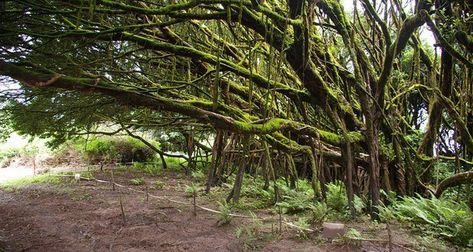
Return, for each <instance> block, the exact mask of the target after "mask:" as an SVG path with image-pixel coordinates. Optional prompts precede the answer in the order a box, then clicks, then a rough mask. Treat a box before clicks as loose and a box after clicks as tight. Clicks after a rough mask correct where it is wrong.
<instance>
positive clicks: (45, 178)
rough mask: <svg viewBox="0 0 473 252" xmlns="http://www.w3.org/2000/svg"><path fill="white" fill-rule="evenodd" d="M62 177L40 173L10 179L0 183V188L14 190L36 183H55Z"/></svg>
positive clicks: (60, 180) (59, 181) (58, 182)
mask: <svg viewBox="0 0 473 252" xmlns="http://www.w3.org/2000/svg"><path fill="white" fill-rule="evenodd" d="M62 181H63V180H62V178H61V177H59V176H54V175H50V174H41V175H36V176H33V177H27V178H20V179H15V180H10V181H8V182H6V183H4V184H0V188H3V189H5V190H9V189H10V190H15V189H21V188H24V187H27V186H29V185H38V184H50V185H57V184H60V183H61V182H62Z"/></svg>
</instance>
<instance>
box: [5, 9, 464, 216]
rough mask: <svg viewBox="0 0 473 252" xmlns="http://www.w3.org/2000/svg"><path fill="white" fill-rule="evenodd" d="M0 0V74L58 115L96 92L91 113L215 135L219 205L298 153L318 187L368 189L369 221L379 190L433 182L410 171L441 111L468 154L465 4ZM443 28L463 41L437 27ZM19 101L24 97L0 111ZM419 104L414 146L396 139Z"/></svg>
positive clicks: (424, 155)
mask: <svg viewBox="0 0 473 252" xmlns="http://www.w3.org/2000/svg"><path fill="white" fill-rule="evenodd" d="M408 3H409V4H411V5H414V3H413V2H408ZM1 8H2V16H4V17H5V18H4V20H3V21H2V23H1V26H0V29H1V31H2V34H3V35H2V36H1V37H0V51H1V56H0V57H1V58H0V74H1V75H4V76H9V77H11V78H13V79H16V80H18V81H20V82H21V83H22V84H23V86H22V87H21V90H23V91H22V92H21V94H22V95H29V96H31V97H32V99H39V100H43V101H44V99H46V97H47V96H44V95H43V94H39V93H41V92H42V91H36V90H37V89H38V90H43V89H44V90H48V92H49V94H50V95H52V98H51V97H50V99H52V100H58V99H59V100H61V101H60V102H59V104H67V105H68V106H66V107H67V108H68V109H67V111H71V109H73V108H78V109H79V110H81V111H84V113H85V114H87V112H90V111H92V109H91V108H90V107H89V108H87V107H85V106H84V105H86V104H98V103H99V102H100V101H109V102H110V103H109V105H107V106H105V107H100V110H102V109H103V110H107V109H116V110H117V111H119V112H120V113H122V114H123V116H122V117H126V118H133V117H134V115H136V116H137V117H138V120H143V121H146V122H149V121H152V120H150V119H149V118H146V117H143V113H142V111H151V112H150V114H152V115H153V116H151V117H150V118H159V117H162V115H167V114H169V115H172V117H175V116H174V115H175V114H179V115H180V116H181V117H184V119H183V120H184V121H186V122H187V123H198V125H199V127H203V128H206V129H212V130H213V131H214V132H215V141H214V145H213V149H212V154H213V155H212V165H211V167H210V169H209V172H208V176H209V178H208V186H209V188H210V187H211V186H213V185H216V184H218V183H219V182H221V181H222V180H224V179H225V176H224V174H226V170H225V169H227V168H228V167H227V164H226V163H234V164H237V165H238V171H237V179H236V182H235V185H234V188H233V190H232V194H231V195H230V197H229V200H231V199H232V200H234V201H237V200H238V197H239V191H240V187H241V184H242V179H243V173H244V172H245V170H246V171H249V170H251V167H253V166H261V168H262V170H263V172H262V175H263V176H264V177H265V180H266V181H270V180H274V179H276V177H278V176H280V175H281V174H286V176H288V177H290V180H292V181H294V179H295V178H297V176H298V171H297V170H298V168H297V165H296V163H298V161H301V162H304V163H305V164H306V166H309V167H310V177H311V178H312V186H313V189H314V191H315V195H320V196H322V197H323V195H324V190H325V187H324V185H325V184H326V183H327V182H329V181H331V180H335V179H342V180H343V181H345V184H346V187H347V192H348V197H349V201H350V202H352V201H353V195H354V193H359V194H361V193H363V192H365V189H367V191H368V196H369V199H370V202H371V208H370V212H371V214H372V216H373V217H374V218H376V217H377V206H378V204H379V201H380V189H381V188H384V189H386V190H396V191H397V192H399V193H400V194H406V193H407V194H413V193H414V192H415V191H421V190H425V189H426V188H425V184H428V183H430V182H431V181H430V180H429V176H421V175H425V174H427V175H428V173H429V172H426V173H425V172H424V173H422V171H421V170H422V169H421V168H422V167H427V170H428V169H429V168H428V167H429V166H428V164H427V163H429V162H431V161H432V159H433V158H436V157H434V156H435V155H434V154H435V153H434V151H433V149H434V145H435V144H434V143H435V142H436V141H437V140H438V139H439V138H440V136H443V137H445V136H447V137H448V136H449V134H446V135H445V134H443V135H442V134H440V133H439V132H440V131H441V129H442V127H441V126H442V125H444V124H445V123H446V121H445V120H442V117H446V118H448V121H449V122H451V123H453V125H454V126H452V124H450V125H449V127H450V128H453V130H454V131H455V132H457V133H456V136H457V137H456V138H455V139H453V141H456V142H457V143H458V144H460V145H461V149H459V150H458V151H457V153H455V155H456V156H457V158H459V157H458V156H459V154H460V152H461V153H463V157H462V159H461V160H463V162H464V163H469V162H470V161H468V160H471V158H472V155H471V152H472V151H471V150H473V138H472V135H471V126H470V124H471V115H472V113H473V112H472V111H471V107H472V106H471V103H472V99H473V98H472V97H473V93H472V92H473V91H472V88H471V83H473V82H471V68H472V63H471V62H470V61H469V53H470V52H469V50H470V47H469V42H468V41H469V37H468V36H467V35H466V39H465V34H468V32H470V31H471V28H472V27H471V20H470V16H469V15H468V14H467V13H468V12H467V11H466V12H465V11H464V10H468V8H469V10H471V5H470V4H469V3H468V2H467V1H456V2H455V1H454V2H451V1H438V3H437V4H436V5H435V6H432V5H431V4H429V3H428V2H427V1H425V2H424V1H418V2H416V3H415V8H414V9H415V10H414V11H413V12H412V13H411V12H409V11H407V8H404V7H402V3H401V2H399V1H397V0H393V1H385V2H377V1H369V0H361V1H360V3H359V4H356V5H355V8H354V10H353V13H352V15H351V16H349V15H347V14H346V12H345V11H344V9H343V6H342V4H341V3H340V2H338V1H333V0H321V1H312V0H308V1H299V0H288V1H287V2H284V1H279V0H271V1H265V2H261V3H259V2H257V1H245V0H238V1H236V0H190V1H169V2H168V1H165V2H153V1H125V0H123V1H110V0H95V1H87V2H85V1H75V0H69V1H35V2H31V1H6V2H5V3H4V4H3V6H2V7H1ZM462 8H463V9H462ZM460 21H466V25H463V22H460ZM424 25H427V26H429V27H430V29H431V30H432V31H433V33H434V34H435V36H436V39H437V43H438V46H440V47H441V49H440V50H441V60H440V62H437V61H436V59H435V57H436V56H435V55H434V59H432V58H431V56H429V54H428V53H426V50H425V49H424V48H423V46H422V44H421V42H420V40H419V35H418V30H419V28H420V27H422V26H424ZM452 27H453V28H455V29H458V32H460V33H458V34H459V35H457V36H456V37H457V38H458V37H460V38H461V39H459V40H458V39H457V40H456V39H455V36H448V35H447V31H448V30H449V29H450V30H451V29H452ZM461 32H463V33H465V34H463V33H461ZM465 41H466V42H465ZM406 51H410V52H413V53H411V54H408V53H405V52H406ZM406 57H408V58H406ZM406 59H407V61H410V62H411V63H410V67H409V68H407V69H406V67H405V66H403V65H404V64H405V62H406ZM460 72H464V75H463V76H457V75H455V74H454V73H460ZM453 83H455V85H453ZM456 87H459V88H456ZM51 90H53V91H51ZM460 90H461V91H460ZM70 91H74V92H73V93H70ZM77 91H79V92H82V93H83V94H82V95H79V94H77V93H75V92H77ZM30 92H31V93H30ZM38 92H39V93H38ZM50 92H54V93H50ZM67 94H71V95H70V96H71V97H67V96H68V95H67ZM84 94H85V95H84ZM92 94H93V95H92ZM416 95H417V96H416ZM414 97H416V98H414ZM111 101H113V102H111ZM41 103H43V102H41ZM10 104H11V103H10ZM24 104H27V105H31V104H32V103H28V102H24V101H20V102H17V103H16V104H13V105H12V106H10V108H11V109H10V110H9V111H15V109H13V108H18V107H21V106H23V105H24ZM43 104H44V103H43ZM422 105H423V106H422ZM413 106H414V107H415V106H417V107H416V108H417V110H416V109H414V110H412V109H409V108H411V107H413ZM427 106H429V107H430V109H429V111H428V113H429V120H428V128H427V132H426V133H425V135H424V139H423V142H422V144H421V146H420V147H419V149H418V150H416V149H415V148H414V147H413V146H412V145H411V144H410V143H409V139H407V138H406V136H408V135H411V134H414V133H415V128H416V127H417V128H419V126H416V125H418V124H419V120H420V119H412V118H413V117H415V116H416V114H418V113H419V107H420V108H422V107H425V108H426V107H427ZM33 107H36V105H33ZM30 108H32V107H31V106H30ZM130 108H131V109H130ZM45 109H46V108H45ZM67 111H65V112H64V113H67ZM443 111H445V112H446V113H442V112H443ZM100 113H102V111H101V112H100ZM104 113H105V114H107V113H110V111H109V112H104ZM112 113H113V112H112ZM144 114H146V113H144ZM73 117H74V116H72V117H71V119H67V120H66V121H68V120H69V121H73ZM49 118H50V119H51V117H49ZM109 118H110V117H109ZM52 119H53V121H52V122H48V123H47V125H51V126H52V127H54V126H55V124H56V121H57V120H56V121H54V118H52ZM107 120H113V119H107ZM89 121H90V122H99V121H100V119H97V118H89ZM119 121H121V124H122V125H124V127H125V128H126V125H127V123H128V124H129V123H132V122H133V120H124V123H123V121H122V120H121V119H120V120H119ZM72 124H73V125H79V128H80V127H82V128H83V126H84V127H85V125H80V123H77V122H73V123H72ZM134 125H135V126H137V125H138V124H134ZM413 127H414V128H413ZM168 128H169V127H168ZM45 129H46V131H50V130H49V129H48V127H45ZM28 131H30V130H28ZM450 140H452V139H450ZM229 146H232V147H229ZM231 148H233V150H232V149H231ZM260 149H263V150H264V151H262V152H258V150H260ZM234 150H238V151H237V153H239V155H236V157H237V158H235V155H233V154H229V153H230V152H232V151H234ZM254 153H260V154H258V155H257V154H254ZM282 153H284V154H282ZM276 155H277V157H278V159H281V158H282V160H277V159H275V157H276ZM294 157H295V158H297V160H296V161H294ZM256 160H259V161H258V162H256ZM262 160H265V161H264V162H263V161H262ZM253 161H255V163H256V164H255V163H254V162H253ZM299 163H300V162H299ZM415 164H420V165H417V166H416V165H415ZM299 170H301V169H299ZM282 171H285V172H284V173H282ZM228 172H231V171H228ZM355 181H357V182H356V183H355ZM275 196H276V200H277V190H276V192H275ZM351 208H352V209H353V205H352V204H351Z"/></svg>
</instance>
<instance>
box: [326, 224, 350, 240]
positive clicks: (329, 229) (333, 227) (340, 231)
mask: <svg viewBox="0 0 473 252" xmlns="http://www.w3.org/2000/svg"><path fill="white" fill-rule="evenodd" d="M322 227H323V230H322V236H323V237H324V238H326V239H334V238H337V237H339V236H343V235H344V234H345V232H346V229H345V224H343V223H331V222H324V223H323V224H322Z"/></svg>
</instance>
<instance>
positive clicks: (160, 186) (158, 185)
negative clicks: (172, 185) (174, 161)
mask: <svg viewBox="0 0 473 252" xmlns="http://www.w3.org/2000/svg"><path fill="white" fill-rule="evenodd" d="M153 186H154V188H156V189H158V190H160V189H163V188H164V182H162V181H159V180H156V181H155V182H154V183H153Z"/></svg>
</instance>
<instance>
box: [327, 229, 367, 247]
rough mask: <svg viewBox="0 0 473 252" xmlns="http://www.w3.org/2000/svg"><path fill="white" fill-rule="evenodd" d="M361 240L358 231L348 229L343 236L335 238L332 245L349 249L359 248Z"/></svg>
mask: <svg viewBox="0 0 473 252" xmlns="http://www.w3.org/2000/svg"><path fill="white" fill-rule="evenodd" d="M362 238H363V237H362V236H361V233H360V232H359V231H358V230H356V229H354V228H350V229H348V230H347V232H346V233H345V234H344V235H342V236H339V237H338V238H336V239H335V240H334V243H337V244H343V245H349V246H351V247H360V246H361V239H362Z"/></svg>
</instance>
